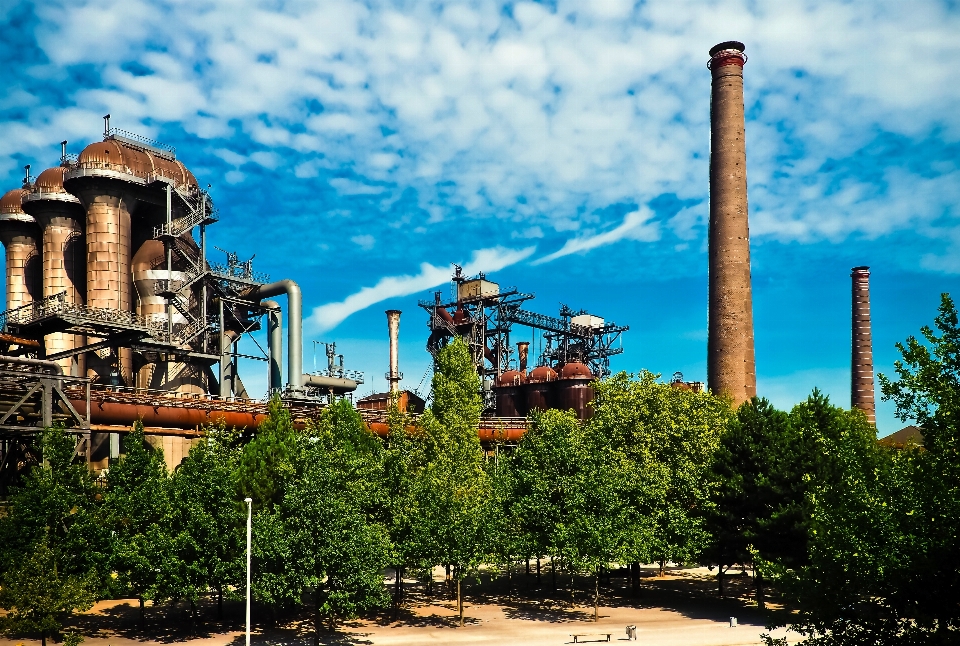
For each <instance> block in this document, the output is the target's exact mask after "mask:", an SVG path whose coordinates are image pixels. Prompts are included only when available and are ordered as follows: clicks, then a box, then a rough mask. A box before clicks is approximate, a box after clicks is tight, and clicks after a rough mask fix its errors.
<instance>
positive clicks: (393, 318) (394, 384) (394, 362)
mask: <svg viewBox="0 0 960 646" xmlns="http://www.w3.org/2000/svg"><path fill="white" fill-rule="evenodd" d="M387 327H388V328H389V330H390V372H388V373H387V381H389V382H390V392H391V393H397V392H400V380H401V379H403V375H401V374H400V365H399V364H400V362H399V360H398V357H397V345H398V343H399V340H400V310H387Z"/></svg>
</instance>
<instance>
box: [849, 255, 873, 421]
mask: <svg viewBox="0 0 960 646" xmlns="http://www.w3.org/2000/svg"><path fill="white" fill-rule="evenodd" d="M850 277H851V278H852V279H853V321H852V323H853V326H852V339H851V350H852V352H851V360H850V377H851V378H850V407H851V408H859V409H860V410H862V411H863V413H864V414H865V415H866V416H867V419H868V420H869V421H870V423H871V424H876V423H877V409H876V400H875V398H874V390H873V335H872V332H871V329H870V268H869V267H854V268H853V269H852V270H851V274H850Z"/></svg>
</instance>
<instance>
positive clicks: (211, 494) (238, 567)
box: [171, 434, 246, 601]
mask: <svg viewBox="0 0 960 646" xmlns="http://www.w3.org/2000/svg"><path fill="white" fill-rule="evenodd" d="M236 475H237V473H236V455H235V452H234V451H232V450H231V449H230V448H229V447H228V446H226V445H224V444H223V443H221V442H220V441H218V440H217V435H216V434H214V435H213V436H212V437H210V438H208V439H205V440H204V441H202V442H200V443H199V444H197V445H196V446H194V447H193V448H192V449H191V450H190V455H189V456H188V457H187V458H186V459H185V460H184V461H183V462H182V463H181V464H180V466H179V467H178V468H177V471H176V472H175V473H174V474H173V478H172V482H171V498H172V504H173V514H174V516H173V530H172V533H173V535H174V537H175V538H174V549H175V555H174V556H175V559H174V561H173V563H172V567H173V568H175V571H176V573H175V576H174V577H173V578H174V580H175V582H176V589H175V590H174V591H172V595H171V596H174V597H183V598H187V599H189V600H191V601H196V600H197V599H198V598H199V596H200V595H201V594H203V593H204V592H205V591H206V590H207V588H208V587H209V588H212V589H214V590H216V591H217V593H218V599H220V600H221V601H222V597H223V595H224V593H225V592H227V591H228V589H229V588H230V587H231V586H235V587H240V584H241V582H242V581H243V580H244V577H245V574H244V569H243V568H244V565H245V556H244V548H245V540H246V539H245V537H244V525H245V520H246V518H245V515H246V509H245V505H244V504H243V502H242V501H240V500H238V495H237V482H236Z"/></svg>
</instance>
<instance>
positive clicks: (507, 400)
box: [494, 370, 527, 417]
mask: <svg viewBox="0 0 960 646" xmlns="http://www.w3.org/2000/svg"><path fill="white" fill-rule="evenodd" d="M525 381H526V376H525V375H524V374H523V373H522V372H520V371H519V370H507V371H506V372H504V373H503V374H502V375H500V376H499V377H498V378H497V385H496V387H495V388H494V396H495V397H496V402H497V416H498V417H523V416H524V415H526V414H527V399H526V395H525V393H524V391H523V384H524V382H525Z"/></svg>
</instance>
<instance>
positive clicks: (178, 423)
mask: <svg viewBox="0 0 960 646" xmlns="http://www.w3.org/2000/svg"><path fill="white" fill-rule="evenodd" d="M70 403H71V404H73V407H74V408H76V409H77V412H78V413H80V414H81V415H85V414H86V412H87V402H86V401H85V400H83V399H71V400H70ZM268 418H269V416H268V415H266V414H260V413H249V412H240V411H224V410H216V409H207V410H204V409H201V408H184V407H181V406H149V405H141V404H126V403H122V402H92V403H91V405H90V423H91V424H113V425H120V424H122V425H129V424H132V423H133V422H135V421H137V420H141V421H142V422H143V424H144V426H162V427H167V428H181V429H187V428H196V427H197V426H200V425H204V424H218V423H220V422H223V423H224V425H226V426H228V427H229V426H233V427H237V428H242V427H250V428H255V427H257V426H259V425H260V424H261V423H262V422H264V421H266V420H267V419H268Z"/></svg>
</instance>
